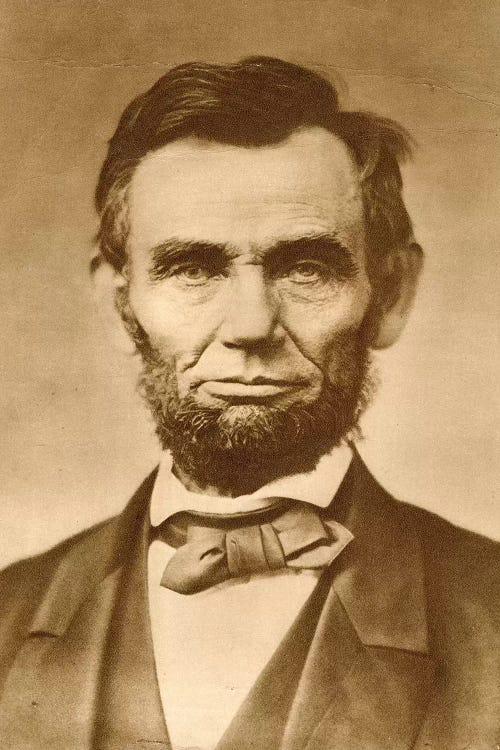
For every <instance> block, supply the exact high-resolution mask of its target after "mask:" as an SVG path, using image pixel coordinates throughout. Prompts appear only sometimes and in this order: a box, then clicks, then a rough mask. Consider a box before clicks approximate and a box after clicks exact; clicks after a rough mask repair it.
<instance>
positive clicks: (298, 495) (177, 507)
mask: <svg viewBox="0 0 500 750" xmlns="http://www.w3.org/2000/svg"><path fill="white" fill-rule="evenodd" d="M352 455H353V454H352V449H351V447H350V446H349V445H347V444H341V445H340V446H336V447H335V448H333V449H332V450H331V451H330V452H329V453H327V454H326V455H324V456H322V457H321V458H320V460H319V461H318V463H317V465H316V468H315V469H313V471H309V472H305V473H303V474H292V475H290V476H286V477H281V478H279V479H275V480H274V481H273V482H269V484H266V485H264V487H261V488H260V489H258V490H256V491H255V492H252V493H251V494H250V495H241V496H240V497H223V496H211V495H202V494H198V493H196V492H190V491H189V490H187V489H186V488H185V487H184V485H183V484H182V482H180V481H179V479H177V477H176V476H174V474H173V473H172V456H171V454H170V452H169V451H164V452H163V453H162V457H161V461H160V466H159V469H158V474H157V477H156V481H155V485H154V488H153V493H152V495H151V505H150V518H151V524H152V526H159V525H160V524H161V523H163V521H165V520H166V519H167V518H169V517H170V516H172V515H173V514H174V513H178V512H180V511H188V510H190V511H194V512H196V513H210V514H217V513H221V514H222V513H224V514H228V513H232V514H234V513H248V512H250V511H254V510H261V509H262V508H267V507H269V506H270V505H272V504H273V503H272V501H270V500H269V498H273V497H274V498H276V497H287V498H290V499H292V500H299V501H301V502H304V503H310V504H311V505H316V506H317V507H318V508H326V507H327V506H328V505H329V504H330V502H331V501H332V498H333V497H334V495H335V494H336V492H337V490H338V488H339V487H340V484H341V482H342V480H343V478H344V476H345V474H346V472H347V469H348V468H349V464H350V463H351V460H352Z"/></svg>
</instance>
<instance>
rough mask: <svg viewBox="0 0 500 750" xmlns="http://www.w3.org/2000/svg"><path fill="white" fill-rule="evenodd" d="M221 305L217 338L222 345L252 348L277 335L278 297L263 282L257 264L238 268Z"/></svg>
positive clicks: (278, 331) (280, 331) (263, 279)
mask: <svg viewBox="0 0 500 750" xmlns="http://www.w3.org/2000/svg"><path fill="white" fill-rule="evenodd" d="M223 304H224V310H223V319H222V323H221V326H220V329H219V338H220V340H221V341H222V343H223V344H224V345H225V346H229V347H242V348H255V347H259V346H263V345H266V346H269V345H270V344H272V343H275V342H277V341H278V340H279V339H280V338H281V333H282V329H281V328H280V326H279V324H278V312H279V299H278V298H277V296H276V294H275V293H274V292H273V290H272V289H270V288H269V285H268V284H267V283H266V279H265V278H264V273H263V271H262V268H261V267H260V266H257V265H246V266H241V267H240V268H239V269H238V271H237V273H236V274H235V276H234V277H232V278H231V280H230V283H229V285H228V294H227V296H225V298H224V302H223Z"/></svg>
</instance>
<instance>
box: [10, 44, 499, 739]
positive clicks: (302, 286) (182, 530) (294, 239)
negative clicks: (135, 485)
mask: <svg viewBox="0 0 500 750" xmlns="http://www.w3.org/2000/svg"><path fill="white" fill-rule="evenodd" d="M408 151H409V143H408V137H407V135H406V134H405V132H404V131H403V130H402V129H401V128H400V127H398V126H397V125H396V124H395V123H393V122H391V121H388V120H384V119H381V118H379V117H376V116H374V115H370V114H366V113H361V112H346V111H341V110H340V109H339V106H338V102H337V96H336V92H335V90H334V89H333V87H332V86H331V84H330V83H328V82H327V81H326V80H324V79H323V78H321V77H320V76H318V75H316V74H315V73H313V72H311V71H309V70H306V69H304V68H301V67H299V66H295V65H292V64H290V63H286V62H283V61H281V60H276V59H272V58H248V59H246V60H243V61H242V62H240V63H238V64H235V65H229V66H216V65H201V64H188V65H184V66H181V67H178V68H176V69H174V70H171V71H170V72H168V73H167V74H166V75H165V76H163V77H162V78H160V80H159V81H158V82H157V83H156V84H155V85H154V86H153V87H152V88H151V89H150V90H149V91H148V92H146V93H145V94H143V95H142V96H139V97H138V98H137V99H136V100H134V101H133V102H132V103H131V104H130V105H129V106H128V107H127V109H126V110H125V112H124V114H123V116H122V118H121V120H120V123H119V125H118V128H117V130H116V132H115V134H114V136H113V137H112V139H111V141H110V144H109V151H108V155H107V158H106V161H105V163H104V165H103V168H102V171H101V175H100V179H99V184H98V187H97V193H96V203H97V209H98V211H99V214H100V217H101V225H100V231H99V237H98V241H99V254H98V256H97V257H96V259H95V261H94V263H93V272H94V276H95V280H96V285H97V287H98V289H99V290H100V297H101V300H102V303H103V305H104V307H105V308H106V310H107V317H108V319H109V320H110V322H111V323H112V324H113V325H114V326H116V327H117V330H121V331H126V334H127V337H128V338H127V341H131V342H133V348H134V350H136V351H137V352H138V353H139V354H140V356H141V358H142V362H143V372H142V376H141V383H140V386H141V390H142V393H143V395H144V397H145V400H146V402H147V403H148V405H149V407H150V409H151V411H152V414H153V415H154V418H155V423H156V430H157V433H158V437H159V440H160V443H161V446H162V449H163V454H162V459H161V462H160V466H159V469H158V470H157V471H155V472H154V473H153V475H152V476H150V477H148V478H147V479H146V481H145V482H144V484H143V485H142V486H141V488H140V489H139V490H138V492H137V493H136V495H135V496H134V498H133V499H132V500H131V502H130V503H129V505H128V506H127V508H126V509H125V510H124V512H123V514H122V515H121V516H119V517H118V518H115V519H112V520H111V521H109V522H106V523H104V524H101V525H99V526H97V527H95V528H93V529H90V530H89V531H87V532H85V533H83V534H80V535H78V536H77V537H75V538H73V539H70V540H69V541H67V542H64V543H63V544H62V545H60V546H58V547H57V548H55V549H54V550H51V551H49V552H48V553H45V554H43V555H40V556H38V557H36V558H33V559H30V560H27V561H24V562H21V563H18V564H16V565H14V566H12V567H11V568H10V569H8V570H7V571H5V572H4V573H3V574H2V579H1V581H2V597H1V601H2V607H3V617H2V634H1V638H2V644H3V649H2V650H3V670H2V682H3V696H2V704H1V722H0V727H1V736H2V747H3V748H23V750H27V749H28V748H44V749H45V748H47V749H48V748H51V749H53V748H78V750H80V749H81V748H96V749H98V750H111V748H113V749H116V750H118V748H120V750H123V749H125V748H151V747H153V746H154V747H165V748H188V747H191V748H194V747H200V748H204V749H205V750H208V749H209V748H215V747H217V748H218V749H219V750H229V749H234V750H244V749H248V750H250V748H255V749H258V750H272V749H274V748H276V749H277V748H281V749H282V750H303V749H304V748H308V750H320V749H321V750H333V749H334V748H342V750H354V749H355V748H356V749H357V748H363V749H370V750H382V749H384V750H385V749H386V748H397V749H400V750H402V749H403V748H404V749H409V748H415V749H416V750H423V749H424V748H433V749H434V750H448V749H449V750H452V749H453V750H458V749H459V748H466V747H467V748H471V749H472V748H474V750H493V749H494V748H497V747H498V746H499V744H498V743H500V720H499V717H500V711H499V709H500V703H499V698H500V680H499V673H498V646H499V641H498V633H499V622H498V587H499V584H498V571H499V564H498V562H499V555H498V547H497V545H495V544H494V543H493V542H490V541H488V540H487V539H484V538H481V537H478V536H476V535H474V534H471V533H469V532H466V531H463V530H459V529H457V528H455V527H453V526H451V525H450V524H448V523H447V522H445V521H443V520H442V519H439V518H437V517H435V516H433V515H431V514H429V513H427V512H425V511H423V510H419V509H417V508H413V507H410V506H406V505H404V504H401V503H398V502H397V501H395V500H393V499H392V498H391V497H389V496H388V495H387V494H386V493H385V491H384V490H383V489H382V488H381V487H379V486H378V485H377V484H376V482H375V481H374V480H373V478H372V477H371V476H370V474H369V472H368V471H367V469H366V468H365V467H364V466H363V464H362V462H361V459H360V458H359V456H358V454H357V453H356V449H355V447H354V442H353V441H354V440H355V438H356V435H357V423H358V419H359V416H360V414H361V412H362V410H363V408H364V406H365V405H366V403H367V401H368V399H369V396H370V393H371V391H372V386H371V381H370V357H369V352H370V349H373V348H377V347H387V346H389V345H391V344H392V343H393V342H394V341H395V340H396V339H397V338H398V336H399V334H400V332H401V330H402V328H403V326H404V323H405V320H406V317H407V315H408V312H409V310H410V307H411V303H412V300H413V295H414V292H415V287H416V283H417V279H418V275H419V270H420V267H421V263H422V260H421V250H420V248H419V246H418V245H417V244H416V243H415V242H414V240H413V236H412V230H411V223H410V220H409V217H408V214H407V212H406V210H405V207H404V204H403V201H402V198H401V188H402V184H401V176H400V171H399V162H400V161H401V159H403V158H404V157H405V156H406V155H407V153H408Z"/></svg>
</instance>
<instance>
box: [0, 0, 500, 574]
mask: <svg viewBox="0 0 500 750" xmlns="http://www.w3.org/2000/svg"><path fill="white" fill-rule="evenodd" d="M499 9H500V5H499V3H498V2H491V0H484V1H481V0H480V1H476V2H471V1H467V2H466V0H443V1H441V2H438V3H436V2H434V0H413V2H411V3H409V2H406V1H405V2H391V0H385V1H384V0H355V1H354V2H350V3H349V2H343V1H342V0H332V1H331V0H275V1H274V2H273V1H272V0H248V1H246V0H211V2H205V0H182V1H179V0H151V1H149V2H148V1H147V0H146V1H141V2H139V1H136V2H130V0H100V1H99V2H98V1H97V0H12V1H11V2H8V1H6V0H1V1H0V10H1V18H0V34H1V48H0V49H1V59H0V86H1V93H0V98H1V110H2V117H1V118H0V138H1V146H0V159H1V173H0V195H1V198H0V201H1V210H0V221H1V225H2V226H1V251H2V252H1V261H0V305H1V326H0V347H1V348H0V352H1V373H0V406H1V427H2V429H1V433H0V435H1V437H0V451H1V464H0V465H1V485H0V493H1V497H2V503H1V506H0V523H1V527H0V528H1V532H0V539H1V547H0V563H2V564H3V563H7V562H9V561H10V560H13V559H15V558H18V557H20V556H23V555H26V554H31V553H33V552H36V551H38V550H41V549H44V548H46V547H48V546H50V545H51V544H53V543H55V542H56V541H58V540H59V539H61V538H63V537H64V536H67V535H68V534H72V533H74V532H76V531H79V530H81V529H83V528H85V527H86V526H89V525H91V524H92V523H93V522H95V521H97V520H100V519H102V518H104V517H106V516H109V515H111V514H113V513H115V512H117V511H118V510H120V509H121V508H122V507H123V506H124V504H125V503H126V501H127V499H128V497H129V496H130V494H131V492H132V491H133V489H134V488H135V486H136V485H137V484H138V483H139V481H140V480H141V479H142V478H143V476H144V475H145V473H146V472H147V471H149V470H150V469H151V467H153V466H154V464H155V461H156V458H157V453H158V450H157V447H156V443H155V440H154V437H153V436H152V427H151V423H150V421H149V419H148V416H147V415H146V413H145V411H144V410H143V407H142V404H141V403H140V401H139V398H138V396H136V394H135V390H134V382H135V369H136V366H135V365H134V363H133V362H130V361H129V360H127V359H126V358H125V357H124V356H123V355H120V354H117V353H115V352H114V351H112V349H111V347H110V345H109V342H108V341H107V340H106V338H105V334H104V332H103V329H102V326H101V324H100V322H99V318H98V316H97V314H96V311H95V307H94V301H93V297H92V289H91V284H90V280H89V276H88V271H87V269H88V260H89V257H90V253H91V248H92V237H93V235H94V233H95V230H96V218H95V216H94V213H93V208H92V193H93V189H94V185H95V180H96V176H97V172H98V169H99V165H100V163H101V161H102V158H103V155H104V153H105V147H106V140H107V139H108V138H109V137H110V135H111V133H112V132H113V130H114V127H115V125H116V122H117V118H118V117H119V115H120V113H121V111H122V109H123V107H124V106H125V105H126V104H127V103H128V101H129V99H130V98H131V97H132V96H134V95H136V94H137V93H138V92H140V91H142V90H144V89H145V88H146V87H149V86H150V85H151V84H152V83H153V82H154V81H155V80H156V79H157V78H158V77H159V76H160V75H161V74H162V73H163V72H164V71H165V70H166V69H167V68H168V67H170V66H171V65H174V64H178V63H181V62H185V61H188V60H193V59H204V60H209V61H213V62H228V61H232V60H234V59H237V58H239V57H241V56H244V55H248V54H271V55H277V56H281V57H284V58H286V59H289V60H291V61H294V62H299V63H303V64H306V65H309V66H311V67H313V68H314V69H316V70H318V71H320V72H323V73H324V74H326V75H329V76H333V77H334V79H335V80H337V76H340V78H341V79H342V81H343V82H344V83H340V86H341V90H342V97H343V100H344V102H346V104H348V105H349V106H350V107H352V108H364V109H371V110H375V111H376V112H378V113H381V114H383V115H388V116H391V117H394V118H395V119H397V120H399V121H400V122H401V123H403V125H405V126H406V127H407V128H408V129H409V130H410V131H411V133H412V134H413V135H414V137H415V138H416V139H417V141H418V143H419V149H418V151H417V153H416V157H415V160H414V161H413V163H411V164H410V165H408V166H407V167H406V168H405V170H404V176H405V184H406V191H405V194H406V199H407V205H408V207H409V210H410V213H411V215H412V217H413V220H414V224H415V233H416V236H417V238H418V240H419V241H420V243H421V244H422V245H423V247H424V249H425V251H426V266H425V272H424V276H423V279H422V284H421V288H420V293H419V296H418V299H417V303H416V305H415V309H414V311H413V316H412V319H411V322H410V324H409V326H408V328H407V330H406V332H405V334H404V336H403V338H402V340H401V341H400V343H399V344H398V345H397V346H396V347H395V348H394V349H393V350H389V351H387V352H386V353H384V354H383V355H380V356H378V357H377V361H378V370H379V376H380V380H381V385H380V388H379V392H378V396H377V398H376V400H375V402H374V405H373V407H372V408H371V409H370V411H369V412H368V413H367V415H366V418H365V420H364V425H365V435H366V438H365V441H364V442H363V443H362V444H361V446H360V448H361V452H362V454H363V455H364V457H365V459H366V461H367V463H368V465H369V467H370V468H371V470H372V471H373V473H374V474H375V475H376V476H377V478H378V479H379V480H380V481H381V482H382V483H383V484H384V485H385V486H386V487H387V488H388V489H389V490H390V491H392V492H393V494H395V495H396V496H397V497H399V498H401V499H404V500H406V501H409V502H413V503H416V504H418V505H421V506H424V507H426V508H430V509H431V510H433V511H435V512H437V513H439V514H441V515H443V516H445V517H446V518H449V519H451V520H452V521H454V522H456V523H458V524H460V525H463V526H466V527H469V528H471V529H474V530H477V531H480V532H482V533H485V534H488V535H490V536H494V537H497V538H500V512H499V511H498V496H499V480H498V476H499V463H500V461H499V456H500V441H499V438H498V418H499V397H498V384H497V380H498V378H497V372H498V369H499V364H500V356H499V343H500V342H499V293H498V290H499V279H498V254H499V252H498V237H499V235H500V227H499V192H500V191H499V174H500V173H499V166H500V164H499V162H500V159H499V156H500V144H499V137H498V135H499V123H500V111H499V104H500V95H499V89H500V64H499V63H500V59H499V57H500V56H499V44H498V42H499V29H500V17H499V16H500V13H499Z"/></svg>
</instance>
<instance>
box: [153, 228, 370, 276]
mask: <svg viewBox="0 0 500 750" xmlns="http://www.w3.org/2000/svg"><path fill="white" fill-rule="evenodd" d="M253 254H254V257H255V260H256V261H257V262H260V263H263V264H264V265H265V266H267V267H268V269H269V270H270V271H271V273H273V272H276V271H278V270H279V268H282V267H283V266H286V265H290V264H292V263H294V262H297V261H299V260H301V259H302V258H313V259H315V260H319V261H322V262H324V263H326V264H327V265H329V266H330V267H331V269H332V272H334V273H335V275H336V277H337V278H338V279H339V280H340V281H347V280H349V279H352V278H354V277H355V276H356V275H357V273H358V272H359V263H358V261H357V260H356V258H355V256H354V254H353V252H352V251H351V250H350V249H349V248H347V247H346V246H345V245H344V244H342V242H340V241H339V240H338V238H337V237H336V236H335V235H334V234H330V233H322V234H311V235H304V236H303V237H297V238H294V239H286V240H278V241H277V242H275V243H274V244H273V245H270V246H269V247H264V248H257V249H256V250H254V251H253ZM149 255H150V264H149V269H148V275H149V278H150V280H151V281H152V282H153V283H154V282H158V281H161V280H163V279H164V278H165V277H167V276H168V275H169V271H170V270H171V268H172V266H173V265H175V264H176V263H182V262H189V261H195V262H200V263H203V264H204V265H207V266H209V267H213V268H219V269H220V268H221V267H224V266H226V265H227V264H228V262H229V261H231V260H234V258H236V257H237V256H238V251H237V250H236V249H235V248H234V247H233V246H230V245H226V244H223V243H214V242H206V241H200V240H181V239H179V238H176V237H173V238H170V239H167V240H164V241H163V242H161V243H159V244H158V245H156V246H155V247H153V248H152V249H151V250H150V251H149Z"/></svg>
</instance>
